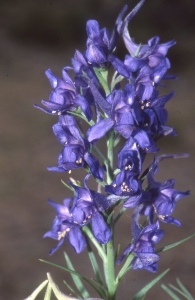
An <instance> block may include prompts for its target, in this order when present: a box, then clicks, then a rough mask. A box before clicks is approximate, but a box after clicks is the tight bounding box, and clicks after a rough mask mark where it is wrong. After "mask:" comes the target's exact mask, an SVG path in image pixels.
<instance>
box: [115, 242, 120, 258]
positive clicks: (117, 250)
mask: <svg viewBox="0 0 195 300" xmlns="http://www.w3.org/2000/svg"><path fill="white" fill-rule="evenodd" d="M120 248H121V245H120V244H118V246H117V249H116V253H115V261H116V260H117V257H118V255H119V252H120Z"/></svg>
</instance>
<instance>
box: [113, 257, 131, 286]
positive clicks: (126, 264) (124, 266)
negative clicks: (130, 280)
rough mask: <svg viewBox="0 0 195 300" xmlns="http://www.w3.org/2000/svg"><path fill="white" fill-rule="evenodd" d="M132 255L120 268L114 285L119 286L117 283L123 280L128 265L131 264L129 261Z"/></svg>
mask: <svg viewBox="0 0 195 300" xmlns="http://www.w3.org/2000/svg"><path fill="white" fill-rule="evenodd" d="M133 257H134V256H133V254H132V253H130V254H129V255H128V256H127V258H126V261H125V263H124V265H123V266H122V268H121V269H120V271H119V273H118V275H117V277H116V284H119V282H120V281H121V279H122V278H123V276H124V275H125V274H126V273H127V271H128V270H129V265H130V264H131V261H132V259H133Z"/></svg>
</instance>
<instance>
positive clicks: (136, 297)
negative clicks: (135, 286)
mask: <svg viewBox="0 0 195 300" xmlns="http://www.w3.org/2000/svg"><path fill="white" fill-rule="evenodd" d="M169 270H170V269H167V270H166V271H164V272H163V273H161V274H160V275H158V276H157V277H156V278H155V279H153V280H152V281H151V282H150V283H148V284H147V285H146V286H145V287H143V288H142V289H141V290H140V291H139V292H138V293H137V294H136V295H135V296H134V297H133V299H132V300H140V299H142V298H141V297H143V296H144V295H145V294H146V293H147V292H148V291H149V290H150V289H151V287H153V286H154V285H155V284H156V283H157V282H158V281H159V280H160V279H161V278H162V277H163V276H164V275H165V274H167V272H168V271H169Z"/></svg>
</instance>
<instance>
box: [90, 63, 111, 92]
mask: <svg viewBox="0 0 195 300" xmlns="http://www.w3.org/2000/svg"><path fill="white" fill-rule="evenodd" d="M93 70H94V72H95V75H96V76H97V78H98V79H99V82H100V84H101V86H102V87H103V89H104V91H105V93H106V96H108V95H109V94H110V90H109V87H108V83H107V81H106V78H107V76H106V74H104V73H105V72H101V71H100V70H99V69H98V68H93ZM104 75H105V76H104Z"/></svg>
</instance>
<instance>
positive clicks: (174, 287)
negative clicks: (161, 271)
mask: <svg viewBox="0 0 195 300" xmlns="http://www.w3.org/2000/svg"><path fill="white" fill-rule="evenodd" d="M169 286H170V287H171V288H172V289H173V290H175V291H176V292H178V294H180V295H182V296H184V297H185V298H186V299H187V300H190V298H189V297H188V296H187V295H186V294H185V293H184V292H182V291H181V290H180V289H179V288H177V287H176V286H174V285H172V284H169Z"/></svg>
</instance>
